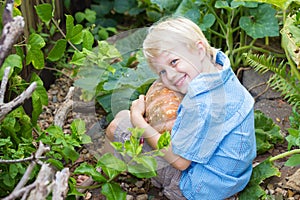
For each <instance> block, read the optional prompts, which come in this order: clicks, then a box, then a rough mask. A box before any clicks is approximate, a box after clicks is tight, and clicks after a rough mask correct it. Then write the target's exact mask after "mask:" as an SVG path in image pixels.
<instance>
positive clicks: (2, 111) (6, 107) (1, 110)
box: [0, 74, 37, 121]
mask: <svg viewBox="0 0 300 200" xmlns="http://www.w3.org/2000/svg"><path fill="white" fill-rule="evenodd" d="M6 78H7V79H8V74H6V75H5V74H4V77H3V79H6ZM3 85H4V84H3ZM36 86H37V83H36V82H33V83H31V84H30V86H29V87H28V88H27V89H26V90H25V91H23V92H22V94H20V95H19V96H17V97H16V98H15V99H14V100H12V101H10V102H8V103H3V102H1V101H0V121H2V120H3V119H4V117H5V116H6V115H7V114H8V113H9V112H10V111H12V109H13V108H15V107H16V106H18V105H20V104H22V103H23V102H24V101H25V99H28V98H30V97H31V95H32V93H33V92H34V90H35V88H36ZM5 87H6V83H5ZM5 87H4V86H3V88H2V84H1V89H0V94H1V95H2V94H4V93H5V91H4V89H5ZM2 89H3V90H2ZM1 98H2V97H1Z"/></svg>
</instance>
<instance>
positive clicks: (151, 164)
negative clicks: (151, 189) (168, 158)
mask: <svg viewBox="0 0 300 200" xmlns="http://www.w3.org/2000/svg"><path fill="white" fill-rule="evenodd" d="M129 130H130V131H131V136H130V139H129V140H127V141H125V143H121V142H111V145H112V146H113V147H114V149H115V150H116V152H118V153H119V155H120V156H121V157H122V158H123V159H120V158H117V157H116V156H115V155H113V154H112V153H106V154H104V155H103V156H101V157H100V158H99V160H98V162H97V164H96V166H95V167H94V166H92V165H89V164H87V163H82V164H81V165H80V166H79V167H77V168H76V170H75V171H74V173H75V174H85V175H88V176H91V177H92V178H93V180H94V181H97V182H99V183H101V193H102V194H103V195H105V196H106V198H107V199H109V200H115V199H117V200H119V199H126V193H125V192H124V191H123V190H122V188H121V187H120V185H119V184H117V183H116V182H115V181H114V180H115V178H116V177H117V176H119V175H120V174H121V173H124V172H128V173H130V174H132V175H134V176H135V177H138V178H151V177H153V176H156V169H157V163H156V160H155V157H156V156H162V155H163V154H162V152H161V150H162V149H164V148H167V147H168V146H169V144H170V134H169V133H164V134H162V135H161V137H160V139H159V141H158V146H159V149H157V150H153V151H150V152H143V151H142V148H143V138H142V134H143V133H144V130H143V129H140V128H130V129H129ZM97 169H98V170H97ZM99 169H101V171H102V173H100V172H99ZM71 187H72V188H73V186H71Z"/></svg>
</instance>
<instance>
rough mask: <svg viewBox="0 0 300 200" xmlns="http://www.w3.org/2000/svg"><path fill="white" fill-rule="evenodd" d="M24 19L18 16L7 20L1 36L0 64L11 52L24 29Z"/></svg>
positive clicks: (0, 64)
mask: <svg viewBox="0 0 300 200" xmlns="http://www.w3.org/2000/svg"><path fill="white" fill-rule="evenodd" d="M24 25H25V23H24V19H23V17H21V16H16V17H14V18H13V19H12V21H10V22H7V23H6V24H5V25H4V27H3V30H2V35H1V38H0V66H2V64H3V62H4V59H5V58H6V57H7V56H8V55H9V54H10V52H11V49H12V47H13V45H14V44H15V43H16V42H17V40H18V38H19V37H20V35H21V34H22V33H23V31H24Z"/></svg>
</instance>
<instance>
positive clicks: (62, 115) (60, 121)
mask: <svg viewBox="0 0 300 200" xmlns="http://www.w3.org/2000/svg"><path fill="white" fill-rule="evenodd" d="M74 90H75V88H74V87H70V89H69V92H68V94H67V96H66V97H65V101H64V102H63V104H62V105H61V106H60V107H59V108H58V110H56V112H55V117H54V125H56V126H59V127H63V125H64V123H65V119H66V117H67V115H68V113H69V112H70V111H71V109H72V105H73V99H72V98H73V95H74Z"/></svg>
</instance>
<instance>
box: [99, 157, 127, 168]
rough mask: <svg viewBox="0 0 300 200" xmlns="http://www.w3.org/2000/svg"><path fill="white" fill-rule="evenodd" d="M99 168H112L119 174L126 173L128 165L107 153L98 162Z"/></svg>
mask: <svg viewBox="0 0 300 200" xmlns="http://www.w3.org/2000/svg"><path fill="white" fill-rule="evenodd" d="M97 167H103V168H104V167H105V168H110V169H113V170H116V171H119V172H123V171H126V169H127V167H126V164H125V163H124V162H123V161H122V160H120V159H118V158H116V157H115V156H114V155H113V154H111V153H106V154H104V155H103V156H101V157H100V159H99V160H98V163H97Z"/></svg>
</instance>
